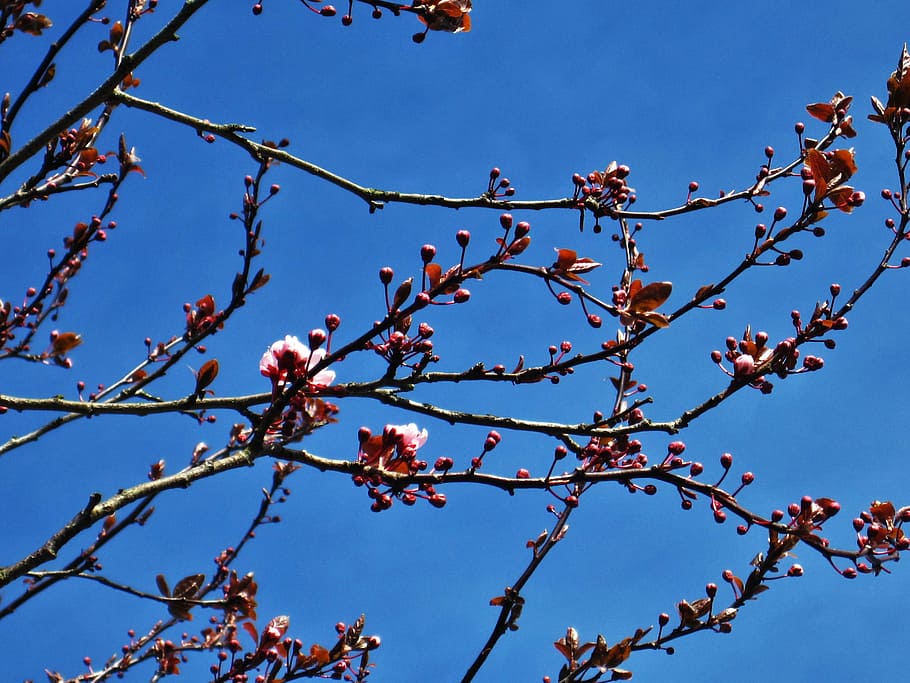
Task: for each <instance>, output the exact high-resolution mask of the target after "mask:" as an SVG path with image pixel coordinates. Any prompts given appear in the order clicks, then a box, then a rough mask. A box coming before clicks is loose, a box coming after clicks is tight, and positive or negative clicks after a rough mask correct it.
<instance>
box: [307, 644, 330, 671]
mask: <svg viewBox="0 0 910 683" xmlns="http://www.w3.org/2000/svg"><path fill="white" fill-rule="evenodd" d="M310 657H313V658H314V659H315V660H316V661H317V662H319V665H320V666H325V665H326V664H328V663H329V662H330V661H331V657H330V656H329V651H328V650H326V649H325V648H324V647H322V645H317V644H315V643H314V644H313V645H311V646H310Z"/></svg>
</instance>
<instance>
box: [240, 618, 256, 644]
mask: <svg viewBox="0 0 910 683" xmlns="http://www.w3.org/2000/svg"><path fill="white" fill-rule="evenodd" d="M241 626H242V627H243V630H244V631H246V632H247V633H249V634H250V637H251V638H252V639H253V644H254V645H255V644H258V643H259V634H258V633H257V632H256V625H255V624H254V623H252V622H250V621H244V622H243V624H241Z"/></svg>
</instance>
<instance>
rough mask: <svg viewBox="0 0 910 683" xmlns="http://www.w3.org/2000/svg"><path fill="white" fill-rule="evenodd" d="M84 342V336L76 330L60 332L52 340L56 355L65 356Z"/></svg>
mask: <svg viewBox="0 0 910 683" xmlns="http://www.w3.org/2000/svg"><path fill="white" fill-rule="evenodd" d="M81 343H82V337H81V336H80V335H78V334H76V333H75V332H60V333H59V334H57V335H56V336H55V337H54V338H53V339H52V341H51V347H52V348H53V351H54V355H55V356H64V355H66V353H67V352H68V351H72V350H73V349H75V348H76V347H77V346H79V344H81Z"/></svg>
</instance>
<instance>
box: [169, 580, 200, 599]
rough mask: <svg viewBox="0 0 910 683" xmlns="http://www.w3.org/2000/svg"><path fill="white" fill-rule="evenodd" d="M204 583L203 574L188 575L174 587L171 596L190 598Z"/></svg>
mask: <svg viewBox="0 0 910 683" xmlns="http://www.w3.org/2000/svg"><path fill="white" fill-rule="evenodd" d="M204 582H205V574H190V575H189V576H184V577H183V578H182V579H180V580H179V581H178V582H177V585H176V586H174V592H173V593H172V594H171V596H172V597H175V598H192V597H193V596H194V595H196V592H197V591H198V590H199V589H200V588H201V587H202V584H203V583H204Z"/></svg>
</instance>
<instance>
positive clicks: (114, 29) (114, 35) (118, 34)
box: [108, 21, 123, 47]
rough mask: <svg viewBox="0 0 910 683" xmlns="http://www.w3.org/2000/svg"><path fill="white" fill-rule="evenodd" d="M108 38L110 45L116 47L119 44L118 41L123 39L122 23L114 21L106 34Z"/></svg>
mask: <svg viewBox="0 0 910 683" xmlns="http://www.w3.org/2000/svg"><path fill="white" fill-rule="evenodd" d="M108 40H110V42H111V45H113V46H114V47H116V46H117V45H119V44H120V41H121V40H123V24H121V23H120V22H119V21H115V22H114V24H113V25H112V26H111V30H110V32H109V34H108Z"/></svg>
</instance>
